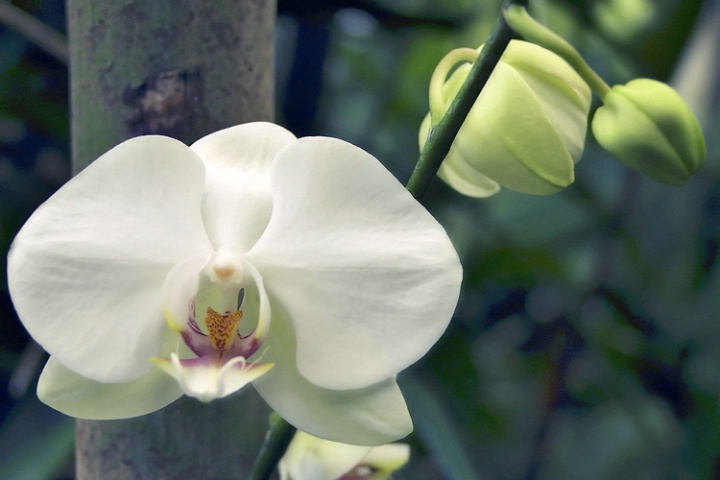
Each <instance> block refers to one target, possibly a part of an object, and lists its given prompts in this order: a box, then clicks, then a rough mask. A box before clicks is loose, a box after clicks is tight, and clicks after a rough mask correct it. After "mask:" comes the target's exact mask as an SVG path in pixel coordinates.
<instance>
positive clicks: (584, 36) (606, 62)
mask: <svg viewBox="0 0 720 480" xmlns="http://www.w3.org/2000/svg"><path fill="white" fill-rule="evenodd" d="M331 3H332V2H328V3H323V2H308V3H307V4H306V5H303V4H302V2H300V3H298V2H283V1H280V2H279V6H280V13H281V17H280V21H279V22H278V85H279V88H278V105H280V106H282V108H281V109H279V112H278V121H279V122H280V123H285V124H292V125H300V127H298V128H300V129H302V130H303V131H304V133H306V134H324V135H331V136H338V137H341V138H343V139H345V140H348V141H351V142H353V143H356V144H358V145H360V146H362V147H364V148H365V149H367V150H368V151H370V152H371V153H373V154H374V155H375V156H377V157H378V158H379V159H381V160H382V161H383V162H384V163H385V164H386V166H387V167H388V168H389V169H390V170H391V171H392V172H393V173H394V174H395V175H396V176H397V177H398V178H399V179H400V180H401V181H405V180H407V178H408V177H409V175H410V172H411V171H412V168H413V166H414V163H415V161H416V159H417V157H418V147H417V128H418V126H419V124H420V121H421V120H422V118H423V116H424V115H425V113H426V112H427V108H428V105H427V86H428V83H429V79H430V75H431V73H432V71H433V69H434V66H435V65H436V63H437V62H438V61H439V60H440V58H442V56H444V54H445V53H447V52H448V51H449V50H451V49H453V48H456V47H460V46H471V47H476V46H478V45H479V44H480V43H482V42H483V41H484V38H485V36H486V35H487V33H488V32H489V30H490V28H491V26H492V24H493V22H494V21H495V19H496V18H497V14H498V12H499V4H500V2H499V0H487V1H474V0H448V1H446V2H435V1H432V0H387V1H382V2H381V1H379V0H378V1H370V0H366V1H338V2H335V4H333V5H332V6H330V5H331ZM15 4H16V5H18V6H20V7H21V8H23V9H25V10H26V11H28V12H31V13H32V14H33V15H35V16H37V17H38V18H40V19H42V20H43V21H44V22H46V23H48V24H49V25H51V26H53V27H55V28H56V29H58V30H62V29H63V22H64V19H63V11H62V2H61V1H60V0H57V1H54V0H53V1H46V2H41V1H39V0H38V1H30V0H27V1H18V2H15ZM530 4H531V10H533V9H534V10H533V11H534V14H535V15H536V17H537V18H538V19H539V20H541V21H542V22H544V23H545V24H546V25H548V26H550V27H552V28H553V29H555V30H556V31H557V32H558V33H560V34H562V35H564V36H565V37H566V38H568V39H569V40H570V41H571V42H572V43H573V44H575V45H576V46H577V47H578V49H579V50H580V51H581V52H582V53H583V54H584V55H585V56H586V58H587V60H588V62H589V63H590V64H591V65H592V66H593V67H594V68H595V69H596V70H597V71H598V72H599V73H600V74H601V75H602V76H604V78H605V79H606V80H607V81H608V82H609V83H610V84H613V83H625V82H627V81H628V80H630V79H631V78H634V77H650V78H656V79H659V80H663V81H670V82H674V85H675V86H676V87H677V88H678V90H679V91H680V92H681V94H683V95H684V96H685V98H686V100H687V101H688V102H689V103H690V104H691V106H693V108H695V109H696V110H697V112H698V114H699V116H700V119H701V122H702V124H703V128H704V130H705V133H706V138H707V143H708V152H709V156H708V162H707V165H706V166H705V167H704V168H703V170H701V171H700V173H699V174H698V175H697V176H696V177H695V178H693V179H692V180H691V181H690V182H689V183H688V184H687V185H686V186H685V187H683V188H676V187H669V186H665V185H661V184H658V183H655V182H653V181H651V180H648V179H645V178H642V177H639V176H638V175H637V174H635V173H634V172H632V171H630V170H628V169H627V168H625V167H624V166H623V165H622V164H620V163H619V162H618V161H616V160H614V159H613V158H611V157H610V156H609V155H608V154H606V153H604V152H603V151H602V150H601V149H599V148H598V146H597V145H596V144H595V142H594V141H593V139H592V137H591V136H590V135H589V136H588V141H587V144H586V151H585V154H584V156H583V159H582V161H581V162H580V163H579V164H578V166H577V170H576V178H577V179H576V182H575V184H574V185H573V186H571V187H570V188H568V189H566V190H565V191H563V192H562V193H560V194H558V195H554V196H551V197H534V196H528V195H522V194H517V193H513V192H510V191H502V192H501V193H499V194H498V195H496V196H494V197H491V198H489V199H486V200H473V199H469V198H463V197H461V196H460V195H458V194H456V193H455V192H453V191H451V190H450V189H449V188H448V187H446V186H445V185H444V184H443V183H442V182H441V181H437V182H435V183H434V184H433V185H432V186H431V189H430V191H429V193H428V195H427V196H426V198H425V200H424V202H425V204H426V205H427V207H428V208H429V209H430V210H431V212H432V213H433V214H434V215H435V216H436V217H437V218H438V219H439V220H440V222H441V223H442V224H443V225H444V226H445V227H446V228H447V230H448V232H449V234H450V237H451V238H452V240H453V242H454V243H455V245H456V247H457V249H458V251H459V252H460V255H461V258H462V261H463V265H464V267H465V283H464V291H463V295H462V298H461V302H460V305H459V306H458V310H457V313H456V317H455V318H454V320H453V322H452V324H451V327H450V328H449V330H448V332H447V334H446V335H445V337H444V338H443V339H442V340H441V342H440V343H439V344H438V345H437V346H436V347H435V348H434V350H433V351H432V352H431V354H430V355H429V356H428V357H427V358H426V359H425V360H424V361H422V362H421V363H419V364H418V365H416V366H415V367H414V368H413V369H412V371H411V372H409V373H408V374H406V375H404V376H403V377H402V378H401V384H402V386H403V387H404V389H405V391H406V394H407V396H408V404H409V405H410V407H411V409H412V411H413V418H414V420H415V422H416V433H415V434H413V435H412V436H411V437H410V439H409V441H410V442H411V443H412V444H413V447H414V449H413V457H412V460H411V463H410V465H409V466H408V467H406V468H405V469H404V470H402V471H401V472H399V473H398V474H397V475H396V478H397V479H419V480H423V479H437V478H456V479H459V480H467V479H470V478H473V477H474V478H482V479H491V480H492V479H497V480H500V479H523V480H532V479H558V478H562V479H565V478H567V479H588V480H595V479H597V480H600V479H618V478H632V479H713V478H718V477H719V476H720V404H719V403H718V401H719V399H720V375H718V373H717V368H716V366H717V365H718V364H720V322H719V321H718V319H717V318H716V316H715V315H717V312H718V311H720V309H719V308H718V307H720V269H718V265H717V264H718V253H720V250H719V247H720V244H719V238H720V179H719V175H718V174H719V172H718V156H719V155H720V154H719V153H718V138H720V114H719V113H720V89H719V88H718V86H719V85H720V81H719V78H720V63H718V60H717V59H718V58H720V51H719V50H720V40H719V39H718V37H717V36H715V37H712V36H711V35H712V31H713V30H717V28H716V27H714V28H709V29H708V28H705V29H703V24H707V23H708V22H710V25H711V26H712V25H715V26H716V25H717V24H718V22H720V2H718V1H717V0H706V1H701V0H682V1H680V0H533V1H531V2H530ZM345 7H347V8H345ZM712 22H714V24H713V23H712ZM308 29H312V31H313V32H314V33H313V35H310V36H305V33H306V32H307V31H308ZM318 31H320V32H321V34H318ZM703 32H705V33H703ZM707 32H710V33H707ZM708 35H710V37H709V38H708ZM308 42H309V43H308ZM312 42H320V43H322V42H325V43H324V44H321V45H316V44H314V43H312ZM703 42H704V43H703ZM703 49H710V50H709V52H710V53H707V51H706V50H703ZM308 51H310V52H312V51H314V52H316V54H317V52H322V53H321V55H322V56H321V58H319V59H318V58H316V59H314V60H313V61H310V60H308V59H307V58H308V57H306V56H304V55H309V53H307V52H308ZM0 52H2V54H0V244H1V245H2V248H3V249H4V250H7V248H8V247H9V244H10V241H11V239H12V237H13V235H14V233H15V232H16V231H17V229H18V228H19V226H20V225H21V224H22V222H23V221H24V219H25V218H26V217H27V216H28V215H29V213H30V212H31V211H32V209H33V208H35V206H37V205H38V204H39V202H41V201H42V199H43V198H45V197H47V195H49V194H50V193H51V192H52V191H53V190H54V189H55V188H57V187H58V186H59V185H60V184H61V183H62V182H63V181H64V180H65V179H66V178H67V176H68V174H69V168H68V166H67V163H68V161H67V159H68V157H69V152H68V127H67V125H68V123H67V116H68V113H67V112H68V107H67V92H66V89H67V70H66V68H65V66H64V65H62V64H61V63H59V62H57V61H55V60H53V59H52V58H51V57H49V56H48V55H47V54H45V53H43V52H42V51H41V50H39V49H38V48H37V47H35V46H34V45H31V44H29V43H28V42H26V41H25V40H24V39H23V37H21V36H19V35H18V34H17V33H15V32H13V31H11V30H9V29H6V28H2V27H0ZM703 52H705V54H706V56H705V57H702V55H703ZM703 58H704V60H703ZM693 59H696V61H693ZM697 59H699V60H697ZM293 65H295V67H296V68H293ZM303 65H318V67H317V68H321V69H320V70H317V68H316V69H315V71H314V72H309V73H310V74H313V73H314V75H309V76H308V77H307V79H306V80H302V79H300V80H299V78H300V77H298V75H301V74H302V73H303V72H302V70H303V69H302V68H300V67H302V66H303ZM305 73H306V74H307V73H308V72H305ZM303 82H305V83H303ZM307 82H320V83H319V84H317V85H308V84H307ZM297 85H300V87H304V88H307V89H309V90H307V91H317V93H318V95H317V96H312V98H310V99H309V100H310V102H309V104H307V105H300V106H298V105H297V102H298V101H299V99H298V98H297V97H298V96H297V95H295V93H296V92H295V91H294V90H293V89H294V88H298V87H297ZM302 100H305V101H307V100H308V99H307V98H303V99H302ZM3 259H4V256H3ZM2 295H3V296H2V304H1V306H2V309H3V310H2V316H1V317H0V321H1V322H2V330H1V331H0V332H1V333H0V375H2V379H3V381H4V382H9V381H10V377H11V375H12V374H13V373H14V372H17V369H18V365H20V364H21V363H22V362H21V359H22V358H24V356H23V351H26V354H25V357H27V350H26V343H27V337H26V335H25V334H24V331H23V330H22V327H21V326H20V324H19V323H18V321H17V319H16V317H15V316H14V314H13V313H12V308H11V305H10V303H9V299H8V297H7V292H6V285H5V283H3V292H2ZM37 373H38V372H37V371H35V372H34V373H33V374H32V375H34V376H36V375H37ZM32 390H33V389H32V388H30V389H29V391H26V392H25V393H24V394H23V393H22V392H20V393H18V392H16V393H15V395H16V396H15V397H11V396H10V395H9V394H8V393H7V392H5V391H3V392H1V393H0V401H2V404H1V405H2V416H0V420H1V421H2V424H1V425H0V445H2V446H8V447H7V448H5V447H4V448H3V457H4V458H11V457H13V458H14V457H15V456H16V455H27V457H23V458H28V459H32V460H28V461H30V462H35V464H42V465H45V467H47V468H44V469H40V470H37V471H43V472H44V473H42V474H40V473H33V474H32V475H34V476H33V477H15V478H18V480H23V479H24V478H32V479H34V478H38V479H40V478H47V479H54V478H60V477H61V476H62V475H68V473H67V471H68V470H67V465H68V464H70V463H71V455H70V454H69V453H68V450H67V445H68V442H69V441H70V440H71V436H69V435H68V434H67V430H66V427H67V425H68V423H67V420H66V419H64V418H63V417H61V416H53V415H52V412H48V411H47V409H43V408H42V407H41V406H39V405H37V404H36V402H35V401H34V400H33V396H34V392H33V391H32ZM18 395H19V396H18ZM28 412H30V413H28ZM24 415H25V416H27V417H24ZM47 415H49V416H50V417H52V420H47V421H43V422H42V423H38V422H37V421H35V422H33V421H30V420H27V418H34V419H36V420H37V419H41V418H43V419H44V418H46V417H45V416H47ZM50 417H47V418H50ZM63 422H64V423H63ZM18 425H21V426H24V428H20V427H18ZM64 429H65V430H64ZM21 431H22V432H23V433H22V434H21V433H19V432H21ZM28 442H29V443H30V444H35V445H43V447H42V448H40V447H36V448H34V449H31V450H28V448H27V445H28ZM53 446H54V448H53ZM29 451H30V452H31V453H28V452H29ZM17 458H19V457H17ZM8 464H10V466H12V465H23V462H17V461H13V462H7V461H4V462H0V477H2V478H9V479H12V478H14V477H13V476H12V475H10V474H4V473H3V472H5V470H2V468H5V467H6V466H7V465H8ZM8 468H9V467H8ZM16 471H20V470H16ZM37 471H36V472H37ZM63 472H65V473H63ZM8 475H10V476H8ZM26 475H27V474H26ZM41 475H42V476H41Z"/></svg>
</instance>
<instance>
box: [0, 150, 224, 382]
mask: <svg viewBox="0 0 720 480" xmlns="http://www.w3.org/2000/svg"><path fill="white" fill-rule="evenodd" d="M203 187H204V167H203V165H202V162H201V161H200V159H199V158H198V157H197V155H196V154H195V153H194V152H193V151H192V150H190V149H189V148H188V147H187V146H185V145H183V144H182V143H180V142H178V141H177V140H173V139H171V138H167V137H159V136H147V137H138V138H134V139H131V140H128V141H126V142H124V143H122V144H120V145H118V146H117V147H115V148H113V149H112V150H110V151H109V152H108V153H106V154H105V155H103V156H102V157H100V158H99V159H98V160H97V161H95V162H93V163H92V164H91V165H90V166H89V167H87V168H86V169H85V170H83V171H82V172H81V173H80V174H78V175H77V176H76V177H75V178H73V179H72V180H70V181H69V182H68V183H67V184H66V185H65V186H63V187H62V188H60V190H58V191H57V192H56V193H55V194H54V195H53V196H52V197H51V198H50V199H49V200H48V201H47V202H45V203H44V204H43V205H41V206H40V207H39V208H38V210H37V211H36V212H35V213H34V214H33V215H32V217H30V219H29V220H28V221H27V223H26V224H25V226H24V227H23V228H22V229H21V231H20V232H19V233H18V235H17V237H16V238H15V241H14V244H13V247H12V249H11V251H10V255H9V258H8V283H9V288H10V293H11V296H12V299H13V303H14V305H15V308H16V310H17V312H18V314H19V316H20V318H21V319H22V321H23V324H24V325H25V326H26V327H27V329H28V331H29V332H30V334H31V335H32V336H33V337H34V338H35V339H36V340H37V341H38V342H39V343H40V344H42V345H43V347H44V348H45V349H46V350H48V351H49V352H50V353H51V354H52V355H53V356H55V357H56V358H57V360H58V361H59V362H60V363H62V364H63V365H64V366H66V367H67V368H68V369H70V370H72V371H74V372H77V373H78V374H80V375H82V376H85V377H88V378H90V379H93V380H97V381H101V382H112V383H115V382H131V381H133V380H136V379H139V378H141V377H142V376H143V375H145V374H147V373H148V372H149V371H150V369H151V368H152V366H151V365H150V364H149V362H148V361H147V360H148V358H150V357H152V356H153V355H157V354H158V353H159V352H158V351H159V348H160V344H161V343H162V336H163V330H165V329H166V326H165V323H164V322H163V319H162V311H161V305H162V294H161V285H162V284H163V281H164V279H165V276H166V275H167V273H168V272H169V271H170V269H171V268H172V267H173V266H174V265H176V264H177V263H179V262H181V261H182V260H184V259H185V258H188V257H190V256H192V255H195V254H198V253H202V252H208V251H210V248H211V246H210V242H209V240H208V238H207V236H206V234H205V232H204V229H203V222H202V218H201V216H200V203H201V198H202V192H203Z"/></svg>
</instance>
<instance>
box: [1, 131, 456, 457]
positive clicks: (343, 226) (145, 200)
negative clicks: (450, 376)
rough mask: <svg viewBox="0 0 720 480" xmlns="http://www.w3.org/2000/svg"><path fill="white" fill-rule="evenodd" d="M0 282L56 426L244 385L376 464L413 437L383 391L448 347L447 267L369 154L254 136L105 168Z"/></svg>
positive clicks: (127, 157)
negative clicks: (28, 343)
mask: <svg viewBox="0 0 720 480" xmlns="http://www.w3.org/2000/svg"><path fill="white" fill-rule="evenodd" d="M8 281H9V288H10V293H11V296H12V299H13V302H14V305H15V308H16V310H17V312H18V314H19V316H20V318H21V319H22V321H23V323H24V324H25V326H26V328H27V329H28V331H29V332H30V334H31V335H32V336H33V337H34V338H35V339H36V340H37V341H38V342H39V343H40V344H41V345H42V346H43V347H44V348H45V349H46V350H47V351H48V352H49V353H50V354H51V358H50V360H49V361H48V364H47V366H46V367H45V370H44V371H43V374H42V375H41V378H40V381H39V385H38V393H39V396H40V397H41V399H42V400H43V401H44V402H46V403H47V404H49V405H50V406H52V407H54V408H56V409H58V410H60V411H62V412H64V413H66V414H68V415H72V416H76V417H81V418H91V419H109V418H126V417H133V416H139V415H143V414H146V413H149V412H152V411H155V410H158V409H160V408H162V407H164V406H165V405H167V404H169V403H171V402H173V401H174V400H176V399H177V398H179V397H180V396H181V395H182V394H183V393H184V394H187V395H190V396H193V397H196V398H199V399H200V400H203V401H209V400H211V399H214V398H219V397H224V396H227V395H229V394H231V393H233V392H236V391H238V390H240V389H241V388H243V387H244V386H245V385H247V384H248V383H250V382H252V383H253V384H254V386H255V388H256V389H257V391H258V392H259V393H260V395H261V396H263V397H264V398H265V400H266V401H267V402H268V404H269V405H270V406H271V407H272V408H273V409H275V410H276V411H277V412H278V413H279V414H280V415H282V416H283V417H284V418H285V419H286V420H287V421H289V422H290V423H292V424H293V425H295V426H296V427H298V428H300V429H302V430H305V431H308V432H311V433H313V434H314V435H318V436H321V437H324V438H328V439H333V440H340V441H345V442H349V443H358V444H367V445H377V444H380V443H386V442H388V441H391V440H394V439H397V438H400V437H402V436H404V435H406V434H407V433H408V432H409V431H411V430H412V422H411V420H410V418H409V414H408V412H407V407H406V405H405V402H404V400H403V398H402V394H401V392H400V390H399V388H398V386H397V384H396V382H395V375H396V374H397V373H398V372H400V371H401V370H403V369H404V368H406V367H407V366H409V365H411V364H412V363H413V362H415V361H417V360H418V359H419V358H420V357H422V356H423V355H424V354H425V352H427V350H428V349H429V348H430V347H431V346H432V345H433V343H435V341H436V340H437V339H438V338H439V337H440V335H441V334H442V333H443V331H444V330H445V328H446V326H447V324H448V322H449V320H450V317H451V316H452V313H453V310H454V308H455V305H456V302H457V299H458V294H459V287H460V281H461V267H460V264H459V261H458V258H457V254H456V252H455V250H454V249H453V246H452V244H451V243H450V240H449V239H448V237H447V235H446V233H445V231H444V230H443V229H442V227H441V226H440V225H439V224H438V223H437V222H436V221H435V220H434V219H433V217H432V216H431V215H430V214H429V213H428V212H427V211H426V210H425V209H424V208H423V207H422V206H421V205H420V204H419V203H418V202H416V201H415V200H414V199H413V198H412V197H411V196H410V194H409V193H408V192H407V191H405V189H404V188H403V187H402V185H401V184H400V183H398V182H397V180H396V179H395V178H393V176H392V175H391V174H390V173H389V172H388V171H387V170H386V169H385V168H384V167H383V166H382V165H381V164H380V163H379V162H378V161H377V160H376V159H375V158H374V157H372V156H371V155H370V154H368V153H366V152H364V151H362V150H361V149H359V148H357V147H354V146H352V145H350V144H348V143H346V142H343V141H341V140H337V139H331V138H323V137H316V138H303V139H296V138H295V137H294V136H293V135H292V134H291V133H290V132H288V131H287V130H285V129H283V128H281V127H278V126H276V125H273V124H270V123H252V124H245V125H240V126H237V127H233V128H229V129H226V130H222V131H219V132H216V133H213V134H211V135H208V136H207V137H205V138H202V139H201V140H199V141H198V142H196V143H195V144H193V145H192V146H191V147H187V146H186V145H184V144H182V143H181V142H179V141H177V140H174V139H171V138H167V137H162V136H146V137H138V138H134V139H131V140H128V141H126V142H124V143H122V144H120V145H118V146H117V147H115V148H113V149H112V150H110V151H109V152H107V153H106V154H105V155H103V156H102V157H100V158H99V159H98V160H97V161H95V162H93V163H92V164H91V165H90V166H89V167H87V168H86V169H85V170H84V171H82V172H81V173H80V174H78V175H77V176H76V177H75V178H73V179H72V180H70V181H69V182H68V183H67V184H66V185H65V186H63V187H62V188H61V189H60V190H58V192H57V193H55V195H53V196H52V197H51V198H50V199H49V200H48V201H47V202H45V203H44V204H43V205H42V206H40V208H38V210H37V211H36V212H35V213H34V214H33V215H32V217H31V218H30V219H29V220H28V221H27V223H26V224H25V226H24V227H23V228H22V229H21V231H20V232H19V233H18V235H17V237H16V238H15V241H14V244H13V246H12V249H11V252H10V255H9V258H8ZM163 317H164V319H163ZM151 359H152V362H151V361H150V360H151ZM157 367H159V368H157Z"/></svg>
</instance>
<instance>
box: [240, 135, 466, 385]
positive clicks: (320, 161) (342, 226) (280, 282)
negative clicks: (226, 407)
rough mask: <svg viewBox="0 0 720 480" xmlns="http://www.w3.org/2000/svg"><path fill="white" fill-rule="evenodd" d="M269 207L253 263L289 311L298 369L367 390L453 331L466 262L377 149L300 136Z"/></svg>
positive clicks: (286, 152) (281, 163)
mask: <svg viewBox="0 0 720 480" xmlns="http://www.w3.org/2000/svg"><path fill="white" fill-rule="evenodd" d="M272 188H273V195H274V197H273V202H274V203H273V213H272V218H271V220H270V223H269V224H268V227H267V230H266V231H265V233H264V234H263V236H262V238H261V239H260V240H259V241H258V243H257V244H256V246H255V248H253V250H252V251H250V252H249V253H248V256H247V257H248V259H249V260H250V261H251V262H252V263H253V264H254V265H255V266H256V267H257V268H258V270H259V271H260V272H261V273H262V275H263V278H264V279H265V287H266V288H267V289H268V292H269V293H270V294H271V295H274V296H275V297H276V298H277V299H279V300H280V303H281V304H282V305H283V306H284V308H286V309H287V311H288V313H289V315H290V318H291V320H292V322H293V324H294V326H295V329H296V333H297V339H298V340H297V345H298V347H297V349H298V356H297V363H298V367H299V369H300V372H301V373H302V374H303V375H304V376H305V377H306V378H307V379H308V380H310V381H311V382H313V383H315V384H316V385H318V386H321V387H325V388H332V389H352V388H362V387H366V386H370V385H373V384H375V383H378V382H380V381H383V380H385V379H387V378H389V377H391V376H393V375H394V374H396V373H398V372H399V371H400V370H402V369H404V368H405V367H407V366H409V365H410V364H412V363H414V362H415V361H417V360H418V359H419V358H420V357H422V356H423V355H424V354H425V353H426V352H427V350H428V349H429V348H430V347H431V346H432V345H433V344H434V343H435V342H436V341H437V339H438V338H439V337H440V335H441V334H442V332H443V331H444V330H445V328H446V326H447V324H448V322H449V321H450V318H451V316H452V313H453V311H454V309H455V305H456V303H457V299H458V295H459V292H460V282H461V277H462V268H461V266H460V262H459V260H458V257H457V253H456V252H455V249H454V248H453V246H452V244H451V243H450V240H449V239H448V237H447V234H446V233H445V231H444V230H443V228H442V227H441V226H440V225H439V224H438V223H437V221H435V219H434V218H433V217H432V216H431V215H430V214H429V213H428V212H427V211H426V210H425V209H424V208H423V207H422V206H421V205H420V204H419V203H418V202H417V201H416V200H414V199H413V198H412V196H411V195H410V194H409V193H408V192H407V191H406V190H405V189H404V188H403V186H402V185H401V184H400V183H399V182H398V181H397V180H396V179H395V178H394V177H393V176H392V174H390V172H388V171H387V170H386V169H385V167H383V166H382V165H381V164H380V163H379V162H378V161H377V160H376V159H375V158H374V157H372V156H371V155H370V154H368V153H366V152H364V151H362V150H360V149H359V148H357V147H354V146H352V145H350V144H348V143H346V142H343V141H341V140H336V139H331V138H321V137H317V138H303V139H300V140H299V141H298V142H296V143H294V144H292V145H290V146H288V147H286V148H285V149H283V150H282V151H281V152H280V153H279V154H278V157H277V158H276V160H275V163H274V165H273V171H272Z"/></svg>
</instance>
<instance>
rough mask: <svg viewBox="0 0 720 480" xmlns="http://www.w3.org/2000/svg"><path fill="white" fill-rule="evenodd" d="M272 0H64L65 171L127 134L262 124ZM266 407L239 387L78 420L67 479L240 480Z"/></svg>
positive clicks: (197, 133) (189, 133) (268, 103)
mask: <svg viewBox="0 0 720 480" xmlns="http://www.w3.org/2000/svg"><path fill="white" fill-rule="evenodd" d="M275 8H276V7H275V0H188V1H183V2H179V1H176V0H157V1H152V2H148V1H147V0H68V5H67V9H68V32H69V39H70V59H71V64H70V65H71V106H72V136H73V143H72V147H73V168H74V171H75V172H78V171H80V170H82V169H83V168H84V167H85V166H87V165H88V164H89V163H90V162H91V161H93V160H94V159H95V158H97V157H98V156H100V155H101V154H102V153H104V152H106V151H107V150H109V149H110V148H112V147H113V146H114V145H116V144H118V143H120V142H121V141H123V140H125V139H127V138H129V137H132V136H136V135H142V134H163V135H168V136H172V137H175V138H178V139H180V140H182V141H184V142H186V143H188V144H189V143H192V142H194V141H195V140H197V139H198V138H200V137H202V136H204V135H206V134H208V133H210V132H213V131H216V130H219V129H222V128H225V127H229V126H232V125H235V124H238V123H244V122H249V121H255V120H272V117H273V113H274V110H273V108H274V107H273V78H274V75H273V61H274V55H273V52H274V23H275V11H276V10H275ZM268 413H269V409H268V408H267V406H266V405H265V404H264V402H262V400H260V399H259V397H258V396H257V394H256V393H255V391H254V390H252V388H246V389H245V391H244V392H242V393H240V394H237V395H234V396H232V397H231V398H228V399H224V400H216V401H214V402H211V403H209V404H202V403H200V402H197V401H195V400H193V399H188V398H181V399H180V400H178V401H177V402H175V403H174V404H172V405H170V406H169V407H166V408H165V409H163V410H161V411H159V412H155V413H153V414H150V415H146V416H144V417H140V418H135V419H130V420H116V421H89V420H78V422H77V478H78V480H98V479H102V480H116V479H117V480H119V479H122V480H129V479H148V480H173V479H182V480H187V479H203V480H219V479H237V478H243V477H244V476H245V474H246V473H247V472H248V470H249V468H250V466H251V465H252V462H253V460H254V458H255V456H256V455H257V452H258V450H259V448H260V445H261V443H262V439H263V436H264V433H265V430H266V429H267V426H268Z"/></svg>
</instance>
